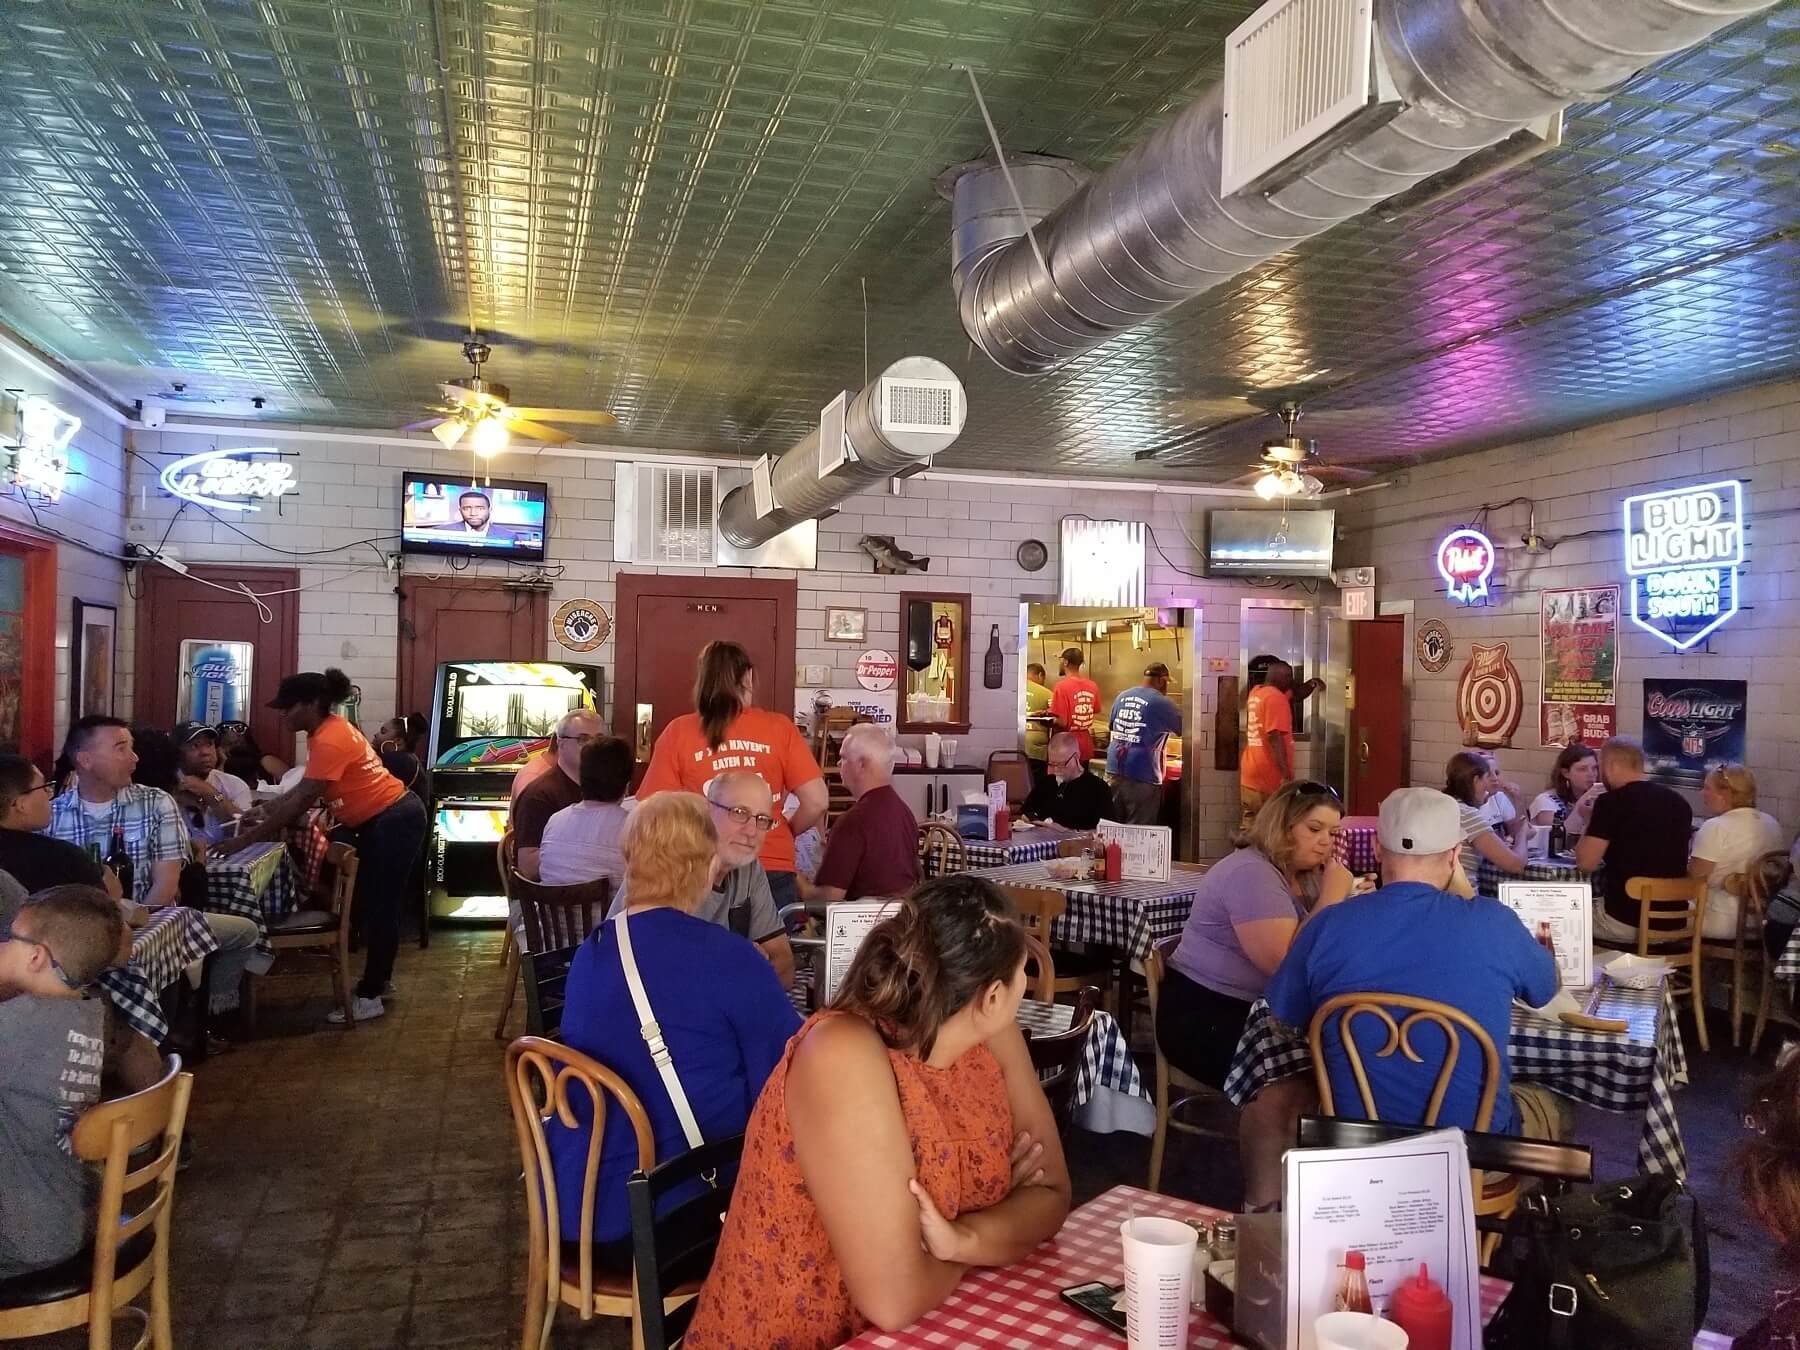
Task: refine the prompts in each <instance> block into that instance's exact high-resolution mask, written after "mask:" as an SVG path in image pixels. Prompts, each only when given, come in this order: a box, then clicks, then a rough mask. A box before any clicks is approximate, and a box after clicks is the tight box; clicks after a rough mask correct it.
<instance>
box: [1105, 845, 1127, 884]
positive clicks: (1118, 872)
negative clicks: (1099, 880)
mask: <svg viewBox="0 0 1800 1350" xmlns="http://www.w3.org/2000/svg"><path fill="white" fill-rule="evenodd" d="M1124 871H1125V850H1124V849H1122V848H1120V847H1119V841H1118V840H1117V839H1108V840H1107V841H1106V879H1107V880H1108V881H1118V880H1120V879H1121V878H1122V877H1123V875H1124Z"/></svg>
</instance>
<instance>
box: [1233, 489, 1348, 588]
mask: <svg viewBox="0 0 1800 1350" xmlns="http://www.w3.org/2000/svg"><path fill="white" fill-rule="evenodd" d="M1336 538H1337V512H1335V511H1319V510H1310V509H1309V510H1299V511H1296V510H1293V509H1287V510H1283V509H1282V508H1280V507H1272V508H1270V509H1268V510H1264V511H1208V512H1207V513H1206V574H1207V575H1208V576H1211V577H1316V578H1318V579H1320V580H1322V581H1329V580H1331V550H1332V544H1333V542H1334V541H1335V540H1336Z"/></svg>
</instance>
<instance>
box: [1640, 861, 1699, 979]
mask: <svg viewBox="0 0 1800 1350" xmlns="http://www.w3.org/2000/svg"><path fill="white" fill-rule="evenodd" d="M1625 894H1626V895H1627V896H1629V897H1630V898H1631V899H1633V900H1635V901H1637V903H1638V924H1637V954H1638V955H1639V956H1649V955H1651V954H1652V953H1654V954H1655V955H1657V956H1659V957H1661V958H1662V959H1663V960H1664V961H1667V962H1668V963H1669V964H1670V965H1672V966H1677V967H1679V966H1688V965H1691V964H1692V963H1693V961H1694V959H1695V954H1694V950H1693V948H1694V947H1695V945H1696V944H1697V943H1698V942H1699V940H1700V926H1701V924H1703V923H1704V922H1705V920H1706V894H1707V879H1706V878H1705V877H1628V878H1626V881H1625Z"/></svg>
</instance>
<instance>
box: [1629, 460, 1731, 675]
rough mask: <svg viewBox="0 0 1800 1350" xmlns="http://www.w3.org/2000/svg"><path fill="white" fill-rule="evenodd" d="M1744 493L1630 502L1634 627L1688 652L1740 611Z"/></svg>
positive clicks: (1695, 492)
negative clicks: (1739, 591) (1739, 585)
mask: <svg viewBox="0 0 1800 1350" xmlns="http://www.w3.org/2000/svg"><path fill="white" fill-rule="evenodd" d="M1743 561H1744V491H1743V484H1741V483H1739V482H1738V481H1737V480H1736V479H1728V480H1726V481H1725V482H1721V483H1702V484H1699V485H1697V486H1694V487H1681V488H1671V489H1669V490H1667V491H1665V492H1644V493H1640V494H1638V495H1637V496H1635V497H1627V498H1626V499H1625V571H1626V573H1627V574H1628V575H1629V576H1630V578H1631V621H1632V622H1633V623H1634V624H1636V625H1637V626H1638V627H1639V628H1642V629H1643V630H1644V631H1645V632H1646V633H1652V634H1654V635H1655V636H1656V637H1658V638H1660V639H1661V640H1662V641H1664V642H1666V643H1668V644H1669V645H1670V646H1671V647H1673V648H1675V650H1676V651H1683V652H1684V651H1686V650H1687V649H1688V648H1690V647H1692V646H1693V645H1694V644H1695V643H1697V642H1702V641H1704V640H1705V639H1706V638H1707V637H1708V636H1710V635H1711V634H1712V633H1713V632H1715V631H1717V629H1718V628H1719V627H1720V626H1721V625H1722V624H1724V622H1725V621H1726V620H1727V619H1729V618H1730V617H1731V616H1732V615H1733V614H1736V613H1737V611H1738V565H1739V564H1740V563H1742V562H1743Z"/></svg>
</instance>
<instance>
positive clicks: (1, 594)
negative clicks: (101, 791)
mask: <svg viewBox="0 0 1800 1350" xmlns="http://www.w3.org/2000/svg"><path fill="white" fill-rule="evenodd" d="M56 611H57V600H56V545H55V544H54V543H53V542H51V541H50V540H49V539H46V538H44V537H43V536H42V535H37V534H33V533H31V532H30V531H28V530H16V529H13V528H12V527H10V526H5V525H0V746H4V747H5V748H6V749H8V750H15V749H16V750H17V751H18V752H19V753H20V754H22V755H24V756H25V757H26V758H27V759H30V760H31V761H32V762H34V763H35V764H36V765H37V766H38V767H39V768H41V769H44V770H45V771H46V772H48V770H49V768H50V762H51V760H52V759H54V758H55V755H56V750H57V748H58V747H55V746H53V745H52V744H51V736H52V734H53V726H54V722H55V717H56V688H55V683H56ZM80 641H81V634H80V633H71V634H70V635H69V642H70V645H71V647H72V648H73V647H74V645H75V644H77V643H79V642H80ZM108 655H109V659H110V652H109V653H108ZM104 687H105V690H106V694H107V697H108V698H110V697H111V696H112V679H111V678H110V675H109V678H107V679H106V681H105V685H104Z"/></svg>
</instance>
